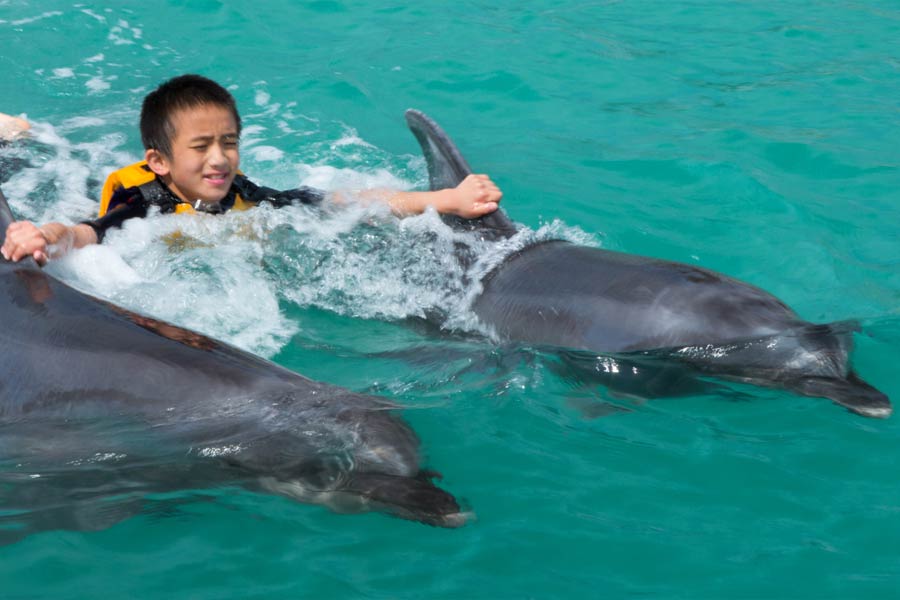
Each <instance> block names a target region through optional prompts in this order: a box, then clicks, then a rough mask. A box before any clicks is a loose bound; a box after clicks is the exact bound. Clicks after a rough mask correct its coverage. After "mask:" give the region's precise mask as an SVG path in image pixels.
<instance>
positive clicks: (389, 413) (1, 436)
mask: <svg viewBox="0 0 900 600" xmlns="http://www.w3.org/2000/svg"><path fill="white" fill-rule="evenodd" d="M11 221H12V215H11V213H10V210H9V206H8V205H7V203H6V199H5V198H4V197H3V195H2V192H0V243H2V240H3V236H4V235H5V232H6V228H7V225H8V224H9V223H10V222H11ZM0 319H2V320H0V537H7V538H8V537H10V536H12V537H14V538H17V537H21V536H22V535H27V534H28V533H31V532H34V531H41V530H47V529H56V528H75V529H95V528H99V527H105V526H107V525H110V524H112V523H113V522H115V521H117V520H120V519H121V518H124V517H126V516H128V515H129V514H133V512H134V510H132V509H133V508H134V507H135V506H139V505H140V504H141V503H142V502H143V498H144V497H145V496H146V495H147V494H153V493H158V492H168V491H173V490H181V489H195V490H199V489H203V488H206V487H210V486H212V487H221V486H242V487H245V488H250V489H254V490H263V491H268V492H273V493H277V494H281V495H285V496H288V497H291V498H295V499H297V500H301V501H304V502H317V503H322V504H326V505H328V506H330V507H331V508H334V509H335V510H338V511H359V510H369V509H375V510H384V511H387V512H389V513H392V514H395V515H398V516H400V517H404V518H407V519H414V520H417V521H422V522H424V523H428V524H431V525H439V526H457V525H460V524H462V523H463V522H464V520H465V518H464V515H463V513H461V512H460V508H459V505H458V504H457V502H456V500H455V499H454V498H453V497H452V496H451V495H450V494H448V493H447V492H445V491H443V490H441V489H440V488H438V487H436V486H435V485H434V484H433V483H432V482H431V478H432V476H433V475H434V474H433V473H430V472H428V471H423V470H422V469H421V468H420V455H419V440H418V438H417V437H416V435H415V433H414V432H413V431H412V429H410V427H409V426H408V425H407V424H406V423H405V422H404V421H403V420H402V419H401V418H400V417H399V416H398V415H397V411H396V409H397V408H398V407H397V406H396V405H394V404H392V403H390V402H388V401H387V400H386V399H383V398H377V397H374V396H368V395H363V394H358V393H354V392H351V391H349V390H346V389H342V388H339V387H335V386H332V385H328V384H325V383H319V382H316V381H312V380H310V379H307V378H305V377H302V376H301V375H298V374H296V373H294V372H292V371H289V370H287V369H284V368H282V367H279V366H277V365H275V364H273V363H271V362H269V361H266V360H263V359H261V358H259V357H256V356H253V355H251V354H249V353H247V352H244V351H241V350H239V349H237V348H234V347H232V346H229V345H228V344H225V343H222V342H219V341H216V340H213V339H211V338H208V337H206V336H204V335H201V334H199V333H196V332H194V331H190V330H187V329H183V328H180V327H176V326H174V325H171V324H169V323H165V322H162V321H158V320H156V319H152V318H149V317H145V316H142V315H139V314H136V313H133V312H131V311H128V310H125V309H122V308H119V307H117V306H115V305H113V304H110V303H108V302H104V301H102V300H98V299H96V298H93V297H90V296H88V295H86V294H83V293H81V292H79V291H77V290H75V289H73V288H71V287H69V286H68V285H66V284H65V283H62V282H61V281H59V280H57V279H55V278H53V277H52V276H50V275H49V274H47V273H46V272H44V271H42V270H41V269H39V268H38V267H37V265H36V264H35V263H34V261H32V260H31V259H27V260H24V261H22V262H19V263H10V262H8V261H6V260H4V259H2V258H0Z"/></svg>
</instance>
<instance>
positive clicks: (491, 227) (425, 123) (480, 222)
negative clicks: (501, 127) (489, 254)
mask: <svg viewBox="0 0 900 600" xmlns="http://www.w3.org/2000/svg"><path fill="white" fill-rule="evenodd" d="M406 123H407V124H408V125H409V129H410V131H412V132H413V135H415V136H416V139H417V140H418V141H419V145H420V146H421V147H422V154H423V155H424V156H425V162H426V164H427V165H428V181H429V184H430V187H431V189H432V190H443V189H446V188H452V187H456V186H457V185H459V183H460V182H461V181H462V180H463V179H465V178H466V176H467V175H469V174H470V173H472V169H471V168H470V167H469V163H467V162H466V159H465V158H463V156H462V154H461V153H460V151H459V149H458V148H457V147H456V144H454V143H453V141H452V140H451V139H450V137H449V136H448V135H447V134H446V133H445V132H444V130H443V129H441V128H440V126H439V125H438V124H437V123H435V122H434V121H433V120H432V119H431V118H430V117H428V116H427V115H426V114H425V113H423V112H421V111H418V110H415V109H409V110H407V111H406ZM441 218H442V219H443V220H444V222H445V223H447V224H448V225H449V226H450V227H453V228H454V229H456V230H460V231H477V232H479V233H480V234H482V235H484V236H486V237H489V238H491V239H499V238H508V237H512V236H513V235H515V233H516V226H515V225H513V223H512V221H510V220H509V217H507V216H506V214H505V213H504V212H503V210H502V209H497V210H495V211H494V212H492V213H490V214H488V215H485V216H483V217H479V218H477V219H463V218H460V217H456V216H454V215H441Z"/></svg>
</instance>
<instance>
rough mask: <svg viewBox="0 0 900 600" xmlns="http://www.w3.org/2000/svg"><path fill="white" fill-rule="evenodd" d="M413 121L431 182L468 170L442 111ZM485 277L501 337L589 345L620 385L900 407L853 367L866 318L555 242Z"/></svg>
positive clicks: (489, 235) (468, 227)
mask: <svg viewBox="0 0 900 600" xmlns="http://www.w3.org/2000/svg"><path fill="white" fill-rule="evenodd" d="M406 121H407V124H408V125H409V128H410V130H411V131H412V133H413V134H414V135H415V137H416V139H417V140H418V142H419V145H420V146H421V148H422V152H423V154H424V156H425V159H426V163H427V166H428V175H429V183H430V187H431V189H433V190H436V189H442V188H447V187H453V186H455V185H457V184H458V183H459V182H460V181H461V180H462V179H463V178H465V177H466V175H468V174H469V173H471V169H470V168H469V165H468V163H467V162H466V160H465V159H464V158H463V156H462V154H461V153H460V151H459V150H458V148H457V147H456V145H455V144H454V143H453V142H452V141H451V139H450V138H449V137H448V136H447V134H446V133H445V132H444V131H443V130H442V129H441V128H440V126H438V124H437V123H435V121H434V120H432V119H431V118H430V117H428V116H427V115H425V114H424V113H422V112H420V111H417V110H413V109H410V110H408V111H407V112H406ZM444 220H445V221H446V222H447V223H448V224H449V225H450V226H452V227H453V228H455V229H457V230H462V231H469V232H472V234H473V235H477V236H480V237H481V238H482V239H487V240H501V239H504V238H509V237H512V236H513V235H515V233H516V231H517V228H516V226H515V224H514V223H513V222H512V221H511V220H510V219H509V217H507V216H506V214H505V213H504V212H503V211H502V210H497V211H496V212H494V213H492V214H490V215H487V216H485V217H482V218H480V219H473V220H468V221H466V220H463V219H460V218H458V217H444ZM481 286H482V291H481V292H480V294H479V295H477V297H476V298H475V300H474V302H473V305H472V310H473V311H474V313H475V315H477V316H478V318H479V319H480V321H481V322H482V323H483V324H484V325H486V326H487V327H488V328H489V329H490V330H492V331H493V332H494V333H495V334H496V336H497V337H498V338H499V339H501V340H505V341H513V342H525V343H528V344H536V345H544V346H549V347H552V348H559V349H565V351H566V352H571V351H577V352H582V353H588V354H589V355H591V356H593V359H594V360H593V362H592V369H593V370H594V371H597V372H601V373H603V374H604V375H605V376H606V377H605V378H604V381H605V382H606V383H609V384H611V385H612V384H614V383H615V380H617V379H618V380H622V382H624V383H625V384H626V386H627V387H630V388H633V384H634V383H635V380H642V379H643V380H645V382H647V383H649V384H650V385H649V386H648V389H652V390H653V392H654V395H658V394H660V393H663V392H664V390H661V389H659V388H660V385H659V382H660V380H659V378H658V377H657V376H658V375H659V374H660V373H666V374H667V375H671V373H672V371H673V369H675V370H677V371H681V372H690V373H693V374H696V375H697V376H698V377H701V378H702V377H706V376H713V377H717V378H722V379H725V380H735V381H740V382H746V383H751V384H755V385H760V386H767V387H775V388H782V389H787V390H790V391H792V392H795V393H798V394H801V395H805V396H812V397H824V398H828V399H830V400H832V401H834V402H836V403H837V404H839V405H841V406H844V407H846V408H847V409H849V410H850V411H852V412H854V413H858V414H860V415H865V416H868V417H882V418H883V417H888V416H889V415H890V414H891V411H892V408H891V403H890V401H889V399H888V397H887V396H886V395H885V394H883V393H881V392H880V391H878V390H877V389H875V388H874V387H872V386H871V385H869V384H868V383H866V382H864V381H863V380H862V379H860V377H859V376H858V375H857V374H856V373H855V372H854V371H853V370H852V368H850V366H849V364H848V355H849V353H850V350H851V346H852V333H853V331H854V330H856V329H858V326H856V325H855V324H854V323H851V322H846V323H832V324H824V325H816V324H812V323H809V322H807V321H804V320H803V319H801V318H800V317H799V316H797V314H796V313H795V312H794V311H793V310H791V309H790V308H789V307H788V306H787V305H786V304H785V303H784V302H782V301H781V300H779V299H778V298H776V297H775V296H773V295H771V294H769V293H768V292H766V291H764V290H762V289H760V288H758V287H755V286H752V285H750V284H748V283H744V282H742V281H738V280H737V279H733V278H731V277H728V276H726V275H722V274H721V273H717V272H715V271H712V270H709V269H705V268H702V267H698V266H694V265H688V264H683V263H678V262H673V261H667V260H661V259H657V258H649V257H644V256H637V255H633V254H626V253H622V252H614V251H610V250H603V249H600V248H592V247H584V246H578V245H575V244H572V243H569V242H566V241H562V240H548V241H542V242H538V243H534V244H531V245H528V246H526V247H524V248H522V249H520V250H518V251H516V252H513V253H511V254H510V255H509V256H507V257H506V258H505V259H504V260H503V261H502V262H501V263H500V264H499V265H497V266H496V267H495V268H493V269H492V270H491V271H489V272H488V273H487V274H485V275H484V276H483V277H482V278H481ZM581 360H583V356H582V359H581ZM589 362H590V361H589ZM613 375H615V377H613ZM667 379H671V378H670V377H667ZM654 388H655V389H654Z"/></svg>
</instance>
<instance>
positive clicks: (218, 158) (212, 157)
mask: <svg viewBox="0 0 900 600" xmlns="http://www.w3.org/2000/svg"><path fill="white" fill-rule="evenodd" d="M207 160H208V161H209V164H210V165H211V166H214V167H221V166H227V165H228V156H227V155H226V154H225V148H224V147H223V146H222V145H221V144H213V145H212V146H211V147H210V149H209V154H208V155H207Z"/></svg>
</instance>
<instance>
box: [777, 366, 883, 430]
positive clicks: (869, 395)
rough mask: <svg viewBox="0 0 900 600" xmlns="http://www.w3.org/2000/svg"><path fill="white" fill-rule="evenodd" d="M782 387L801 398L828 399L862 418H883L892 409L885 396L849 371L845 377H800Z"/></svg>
mask: <svg viewBox="0 0 900 600" xmlns="http://www.w3.org/2000/svg"><path fill="white" fill-rule="evenodd" d="M785 387H786V388H788V389H789V390H791V391H794V392H796V393H798V394H802V395H804V396H812V397H816V398H828V399H829V400H831V401H832V402H835V403H836V404H840V405H841V406H843V407H845V408H846V409H847V410H849V411H851V412H855V413H856V414H859V415H863V416H864V417H876V418H882V419H885V418H887V417H889V416H891V413H892V412H893V408H892V407H891V401H890V399H888V397H887V396H886V395H885V394H883V393H881V392H880V391H878V390H877V389H875V388H874V387H872V386H871V385H869V384H868V383H866V382H865V381H863V380H862V379H860V378H859V376H858V375H857V374H856V373H855V372H853V371H850V372H849V373H848V374H847V377H846V378H843V379H841V378H836V377H802V378H799V379H796V380H794V381H789V382H786V383H785Z"/></svg>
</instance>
